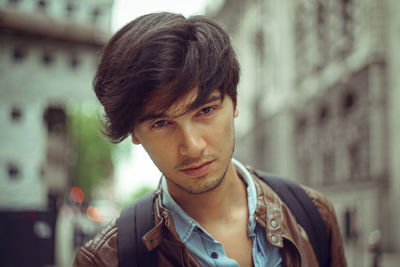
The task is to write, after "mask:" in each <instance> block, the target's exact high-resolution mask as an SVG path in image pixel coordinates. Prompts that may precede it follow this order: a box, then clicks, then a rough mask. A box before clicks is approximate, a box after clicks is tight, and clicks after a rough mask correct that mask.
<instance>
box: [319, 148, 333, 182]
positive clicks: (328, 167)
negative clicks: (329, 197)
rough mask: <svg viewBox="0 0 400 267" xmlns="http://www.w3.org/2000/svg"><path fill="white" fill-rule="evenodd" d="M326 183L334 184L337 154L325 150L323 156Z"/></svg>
mask: <svg viewBox="0 0 400 267" xmlns="http://www.w3.org/2000/svg"><path fill="white" fill-rule="evenodd" d="M322 164H323V165H322V167H323V181H324V184H332V183H333V182H334V179H335V156H334V154H333V152H325V153H324V154H323V156H322Z"/></svg>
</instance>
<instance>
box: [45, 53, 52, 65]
mask: <svg viewBox="0 0 400 267" xmlns="http://www.w3.org/2000/svg"><path fill="white" fill-rule="evenodd" d="M53 61H54V57H53V55H52V54H51V53H50V52H44V53H43V56H42V63H43V64H44V65H45V66H49V65H50V64H51V63H52V62H53Z"/></svg>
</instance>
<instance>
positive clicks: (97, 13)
mask: <svg viewBox="0 0 400 267" xmlns="http://www.w3.org/2000/svg"><path fill="white" fill-rule="evenodd" d="M100 15H101V10H100V8H98V7H96V8H94V9H93V11H92V20H93V22H97V21H98V20H99V17H100Z"/></svg>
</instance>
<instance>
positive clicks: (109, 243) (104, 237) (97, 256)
mask: <svg viewBox="0 0 400 267" xmlns="http://www.w3.org/2000/svg"><path fill="white" fill-rule="evenodd" d="M117 232H118V231H117V219H113V220H112V221H111V222H110V223H108V224H107V225H106V226H104V227H103V228H102V229H101V230H100V231H99V232H98V233H97V234H96V235H95V236H94V237H93V238H92V239H91V240H89V241H88V242H86V243H85V244H84V245H83V246H82V247H81V248H79V250H78V251H77V254H76V256H75V260H74V266H76V267H77V266H118V254H117Z"/></svg>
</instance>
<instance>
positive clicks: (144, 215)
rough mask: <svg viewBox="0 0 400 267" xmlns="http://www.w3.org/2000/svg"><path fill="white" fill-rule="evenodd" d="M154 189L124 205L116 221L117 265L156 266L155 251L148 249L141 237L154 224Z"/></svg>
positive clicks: (126, 266)
mask: <svg viewBox="0 0 400 267" xmlns="http://www.w3.org/2000/svg"><path fill="white" fill-rule="evenodd" d="M154 195H155V193H154V191H153V192H149V193H146V194H145V195H144V196H142V197H141V198H140V199H139V200H137V201H135V202H134V203H131V204H130V205H128V206H127V207H125V208H124V209H123V210H122V212H121V215H120V216H119V218H118V221H117V227H118V228H117V229H118V233H117V247H118V266H119V267H133V266H145V267H147V266H149V267H152V266H154V267H155V266H156V260H157V256H156V255H155V251H154V250H153V251H151V252H150V251H148V250H147V248H146V247H145V245H144V243H143V242H142V240H141V238H142V236H143V235H144V234H146V233H147V232H148V231H150V230H151V229H152V228H153V226H154V221H153V200H154Z"/></svg>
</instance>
